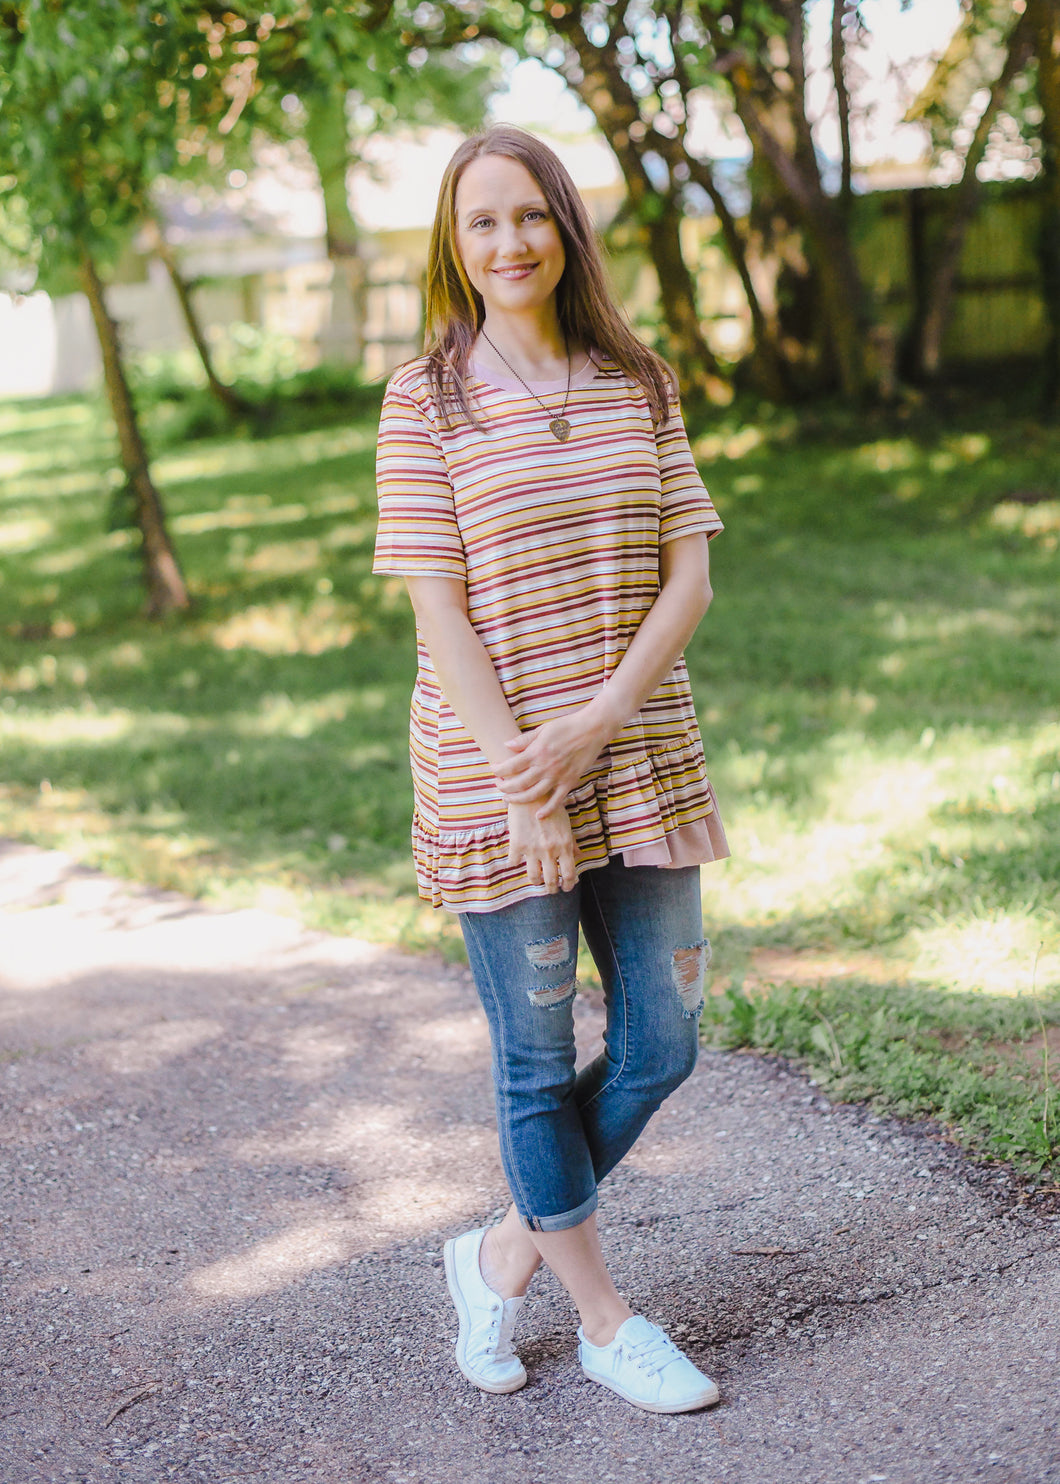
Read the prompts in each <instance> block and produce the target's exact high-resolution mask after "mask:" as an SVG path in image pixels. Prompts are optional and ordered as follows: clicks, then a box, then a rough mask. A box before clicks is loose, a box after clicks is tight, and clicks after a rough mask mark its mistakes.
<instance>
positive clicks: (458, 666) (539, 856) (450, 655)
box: [405, 577, 577, 892]
mask: <svg viewBox="0 0 1060 1484" xmlns="http://www.w3.org/2000/svg"><path fill="white" fill-rule="evenodd" d="M405 584H406V586H407V588H408V591H409V597H410V598H411V599H412V606H413V608H414V609H415V612H416V626H417V628H418V629H419V631H420V634H421V636H422V638H423V642H424V644H426V646H427V652H428V654H429V655H430V657H431V660H432V662H433V664H434V668H435V672H436V674H437V676H438V681H439V684H440V685H441V687H442V691H443V692H444V694H445V698H446V700H447V701H448V702H449V705H450V706H451V707H452V708H453V711H454V712H455V713H456V715H457V716H458V717H459V718H460V720H461V722H462V723H463V724H464V726H465V727H467V729H468V731H469V732H470V733H471V735H472V736H473V737H474V739H475V741H476V742H477V743H478V745H479V747H481V749H482V751H483V752H484V753H485V755H486V758H487V759H488V761H489V762H490V763H491V764H492V766H493V767H494V768H495V769H496V768H497V766H498V764H499V763H500V762H501V761H502V760H503V759H505V758H508V757H510V756H511V754H510V752H509V750H508V746H507V744H508V743H509V742H510V741H511V739H512V738H514V737H518V736H519V723H518V722H517V721H516V719H515V717H514V715H513V714H512V710H511V707H510V706H509V705H508V702H507V701H506V700H505V698H504V692H503V691H502V690H501V685H500V681H499V680H498V679H497V672H496V670H494V668H493V661H492V660H491V659H490V657H489V653H488V651H487V649H486V647H485V645H484V644H483V643H482V640H481V639H480V638H479V636H478V635H477V634H476V633H475V630H474V629H473V628H472V626H471V622H470V620H469V619H468V616H467V588H466V586H465V584H464V583H463V582H462V581H460V580H459V579H458V578H453V577H406V579H405ZM545 792H546V790H545V788H544V786H543V785H542V786H541V787H540V788H538V789H536V790H534V789H532V788H531V789H526V790H524V793H525V795H526V797H525V798H524V799H519V800H512V799H509V800H508V839H509V849H508V863H509V864H510V865H518V864H520V863H522V864H523V865H525V867H526V874H527V879H528V880H529V881H530V883H531V884H532V885H535V886H536V885H539V884H544V885H545V886H546V887H547V889H548V890H549V891H550V892H554V891H556V890H557V889H558V888H559V887H561V886H562V888H563V890H564V891H569V890H570V889H571V887H573V886H574V884H575V881H576V880H577V875H576V873H575V869H574V837H573V835H572V833H571V827H570V820H569V819H568V817H567V811H566V810H565V809H564V808H563V798H564V797H565V795H562V796H561V797H560V799H559V800H558V801H557V803H556V804H553V805H549V806H545V804H544V801H543V795H544V793H545Z"/></svg>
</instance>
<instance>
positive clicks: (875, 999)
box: [0, 396, 1060, 1180]
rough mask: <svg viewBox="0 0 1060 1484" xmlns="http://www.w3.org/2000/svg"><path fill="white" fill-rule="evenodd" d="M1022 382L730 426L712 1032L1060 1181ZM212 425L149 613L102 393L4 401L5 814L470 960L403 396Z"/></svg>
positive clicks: (1058, 536)
mask: <svg viewBox="0 0 1060 1484" xmlns="http://www.w3.org/2000/svg"><path fill="white" fill-rule="evenodd" d="M1013 407H1014V404H1009V405H1006V404H1005V402H1004V401H1003V400H1000V399H999V400H996V401H990V400H984V399H982V398H979V399H977V400H976V401H974V402H969V403H966V404H964V405H958V406H955V407H954V408H952V409H950V410H949V411H947V412H946V413H945V414H944V415H943V414H941V413H938V412H936V413H929V412H927V411H924V410H916V409H913V410H912V411H909V410H906V411H904V412H897V411H896V412H890V413H886V414H874V415H869V414H864V415H859V416H857V417H854V416H850V415H840V414H838V413H827V412H826V413H821V412H817V413H814V414H812V415H811V414H802V415H799V416H797V415H796V414H794V413H791V412H786V411H778V410H776V409H772V408H768V407H759V406H751V405H747V404H740V403H738V404H736V405H735V406H734V407H732V408H729V409H726V410H725V411H724V412H718V413H716V414H713V415H712V416H711V417H710V418H709V419H708V420H707V421H706V422H705V423H704V425H703V426H697V427H696V428H695V430H694V433H695V436H694V444H695V448H696V452H697V457H698V458H699V460H700V462H701V466H702V468H703V470H704V473H705V475H706V478H707V481H708V484H709V486H710V488H711V490H712V492H713V494H714V496H715V499H716V501H717V503H718V506H719V508H720V509H721V511H722V514H723V516H724V518H725V519H726V521H727V523H728V529H727V531H726V533H725V534H724V535H723V536H722V537H721V538H719V540H718V541H717V542H716V543H715V545H714V546H713V548H712V552H713V558H714V561H713V573H714V583H715V591H716V600H715V604H714V606H713V608H712V609H711V611H710V614H709V615H708V618H707V620H706V621H705V623H704V624H703V626H702V628H701V631H700V633H699V635H698V636H697V637H696V639H695V640H694V641H693V644H692V646H691V647H690V650H689V655H688V658H689V664H690V668H691V671H692V674H693V681H694V684H695V689H696V695H697V700H698V704H699V709H700V719H701V724H702V729H703V733H704V740H705V742H706V746H707V752H708V757H709V759H710V761H711V772H712V777H713V779H714V782H715V785H716V787H717V789H718V793H719V796H720V798H721V800H722V806H723V813H724V815H725V819H726V823H727V827H728V829H729V834H730V840H731V844H732V847H733V859H732V860H731V861H729V862H727V863H725V864H724V865H722V866H718V867H711V868H708V870H707V871H706V872H705V877H704V880H705V887H704V904H705V910H706V917H707V923H708V932H709V934H710V936H711V938H712V940H713V943H714V950H715V958H714V963H715V972H714V979H713V991H714V992H713V994H712V995H711V997H710V1001H709V1006H708V1014H707V1017H706V1019H705V1031H706V1034H708V1035H710V1036H712V1037H714V1038H715V1039H718V1040H720V1041H722V1042H723V1043H726V1044H730V1045H755V1046H761V1047H767V1048H770V1049H773V1050H776V1051H779V1052H782V1053H783V1054H786V1055H791V1056H794V1057H797V1058H800V1059H802V1060H804V1061H805V1062H806V1063H807V1065H808V1066H809V1068H810V1070H811V1073H812V1075H813V1076H814V1077H815V1078H816V1079H817V1080H818V1082H819V1083H820V1084H821V1085H822V1086H826V1087H828V1089H829V1091H830V1092H831V1093H832V1094H833V1095H835V1096H849V1097H868V1098H874V1099H876V1100H877V1101H878V1102H879V1103H880V1105H881V1106H886V1107H890V1108H892V1109H895V1110H897V1111H899V1112H901V1113H903V1114H907V1115H915V1116H919V1115H932V1116H935V1117H937V1118H938V1119H939V1120H940V1122H941V1124H942V1125H943V1126H944V1127H945V1128H946V1129H947V1130H949V1131H951V1132H952V1134H953V1136H954V1137H958V1138H960V1139H962V1140H963V1141H964V1142H966V1143H968V1144H970V1145H971V1146H972V1147H974V1148H976V1149H978V1150H979V1151H981V1152H984V1153H986V1154H989V1155H995V1156H1003V1157H1006V1158H1010V1159H1012V1160H1013V1161H1015V1162H1016V1163H1017V1164H1018V1165H1019V1166H1020V1167H1021V1168H1023V1169H1024V1170H1027V1171H1039V1172H1040V1173H1039V1177H1038V1178H1039V1179H1042V1180H1046V1179H1050V1178H1056V1176H1057V1175H1060V1135H1058V1126H1060V1084H1058V1081H1057V1071H1056V1069H1057V1066H1058V1065H1060V926H1058V923H1060V917H1058V913H1057V906H1058V897H1060V884H1058V883H1060V706H1058V700H1060V643H1058V630H1060V581H1058V565H1060V555H1058V542H1060V429H1057V428H1043V427H1041V426H1039V425H1037V424H1035V423H1034V422H1032V421H1029V420H1027V419H1026V418H1025V417H1024V416H1022V415H1021V414H1020V413H1018V412H1017V411H1014V410H1013ZM307 424H308V425H307ZM189 426H191V424H189V422H188V421H187V419H186V418H185V419H184V420H183V421H182V417H181V414H180V411H179V409H177V408H175V407H174V406H173V405H171V404H169V403H166V402H160V403H157V404H156V405H155V406H154V408H153V410H152V412H151V415H150V427H151V432H152V440H153V446H154V447H155V449H156V450H157V457H156V459H155V462H154V470H155V475H156V479H157V481H158V483H159V485H160V487H161V488H162V489H163V491H164V494H165V498H166V501H167V505H168V508H169V511H170V515H171V525H172V530H173V534H174V537H175V539H176V541H177V543H178V545H179V549H180V553H181V557H182V560H183V563H184V567H185V571H186V573H187V576H188V579H189V582H190V584H191V587H192V589H193V591H194V593H195V597H196V607H195V611H194V613H193V615H192V616H191V617H188V618H185V619H181V620H175V621H172V622H169V623H165V624H148V623H146V622H145V621H144V620H143V619H142V618H141V617H140V616H139V610H140V604H141V592H140V589H139V586H138V580H137V569H136V563H135V558H134V550H133V542H132V537H131V536H130V534H129V532H127V531H125V530H123V529H120V528H119V529H114V530H109V529H108V526H107V518H106V517H107V511H108V508H110V506H111V505H112V502H113V496H114V493H115V491H116V490H117V489H118V488H119V487H120V484H121V478H120V474H119V472H118V470H117V467H116V456H115V447H114V442H113V435H112V431H111V428H110V425H109V421H108V419H107V417H106V415H105V413H104V411H103V408H102V406H101V404H100V403H98V402H97V401H96V400H94V399H82V398H78V399H54V400H50V401H45V402H34V403H24V404H11V403H8V404H0V696H2V700H0V749H2V771H0V833H3V834H7V835H11V836H17V837H20V838H22V839H28V840H34V841H37V842H39V843H41V844H49V845H59V846H62V847H63V848H66V849H69V850H70V851H72V852H73V853H74V854H75V855H76V856H77V857H78V858H80V859H82V860H84V861H87V862H90V863H92V864H95V865H98V866H101V867H104V868H106V869H107V870H110V871H114V872H116V873H118V874H120V875H124V876H128V877H132V878H134V879H138V880H143V881H151V882H154V883H158V884H161V885H165V886H171V887H175V888H179V889H181V890H184V891H189V892H192V893H194V894H195V895H197V896H201V897H203V898H206V899H208V900H212V901H216V902H218V903H224V904H227V905H232V904H238V903H250V902H254V903H257V904H259V905H267V906H269V907H271V908H274V909H277V910H280V911H287V912H291V913H295V914H297V915H299V916H300V917H301V918H302V919H303V920H305V921H307V922H310V923H313V924H315V925H318V926H321V927H325V928H328V929H330V930H335V931H345V932H353V933H358V934H362V935H365V936H368V937H371V938H373V939H375V940H377V941H384V942H393V943H397V944H400V945H402V946H404V947H406V948H408V949H411V950H413V951H421V950H426V949H436V950H439V951H441V952H443V953H445V954H447V955H453V956H455V955H458V954H459V953H460V952H461V948H460V944H459V933H458V932H457V930H456V929H455V928H454V925H453V923H452V921H451V920H450V919H448V918H447V917H446V916H444V915H442V914H433V913H432V912H430V910H429V909H427V908H425V907H423V906H422V905H421V904H419V903H418V902H417V900H416V897H415V888H414V881H413V876H412V871H411V865H410V860H409V850H408V824H409V816H410V811H411V790H410V786H409V781H408V768H407V760H406V752H405V744H406V730H405V729H406V714H407V702H408V694H409V690H410V688H411V684H412V677H413V655H412V625H411V622H410V616H409V611H408V608H407V603H406V600H405V597H404V594H403V591H402V589H401V585H400V583H398V582H395V581H392V580H380V579H376V578H373V577H371V575H370V564H371V549H372V538H373V531H374V491H373V482H372V463H373V435H374V413H373V409H372V406H371V399H370V398H368V399H367V402H366V399H365V398H364V396H362V397H361V399H360V401H359V403H358V405H357V407H356V408H355V409H354V410H353V411H352V412H350V413H349V414H348V415H346V416H343V417H338V416H336V415H335V409H334V407H331V408H323V409H322V410H321V411H320V414H319V416H316V415H315V414H310V413H308V412H307V411H306V409H305V408H302V409H300V410H298V409H296V408H295V407H294V406H292V404H290V403H285V404H282V405H279V406H278V407H277V410H276V413H275V417H274V419H273V421H272V423H271V424H270V425H267V426H264V427H263V426H259V427H258V429H257V430H256V436H250V435H249V434H248V433H246V432H245V431H243V432H240V433H238V434H236V433H231V434H224V433H220V434H217V435H216V436H212V437H209V438H203V439H200V440H199V441H183V440H182V439H181V437H180V431H181V428H184V429H185V430H186V429H187V428H188V427H189ZM1050 1056H1051V1062H1050Z"/></svg>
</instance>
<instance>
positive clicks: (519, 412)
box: [373, 357, 729, 912]
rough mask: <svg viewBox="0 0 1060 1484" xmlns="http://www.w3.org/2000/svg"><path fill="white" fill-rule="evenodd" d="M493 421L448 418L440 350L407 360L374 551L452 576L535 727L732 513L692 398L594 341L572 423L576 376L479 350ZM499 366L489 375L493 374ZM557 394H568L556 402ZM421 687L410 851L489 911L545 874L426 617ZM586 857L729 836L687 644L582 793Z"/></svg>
mask: <svg viewBox="0 0 1060 1484" xmlns="http://www.w3.org/2000/svg"><path fill="white" fill-rule="evenodd" d="M471 371H472V374H471V375H470V377H469V381H468V387H469V391H470V392H471V394H472V397H473V399H474V404H475V406H476V407H477V409H478V411H479V414H480V418H481V421H482V423H483V427H482V428H481V429H479V428H475V427H473V426H472V425H471V424H469V423H468V422H467V420H466V419H464V418H461V417H460V416H459V414H454V416H453V425H452V426H451V427H446V424H445V419H444V418H443V417H442V416H441V414H440V412H439V409H438V407H437V405H436V402H435V398H434V396H433V393H432V392H431V388H430V384H429V382H428V378H427V370H426V362H425V361H424V360H419V361H415V362H412V363H411V364H410V365H407V366H404V367H402V368H401V369H399V370H398V371H397V372H396V373H395V374H394V376H393V377H392V378H391V380H390V382H389V385H388V387H387V391H386V396H385V399H384V402H383V410H382V417H381V420H380V426H379V445H378V458H377V483H378V492H379V530H378V535H377V539H376V548H375V562H374V566H373V570H374V571H375V572H377V573H388V574H394V575H398V576H437V577H454V578H458V579H459V580H460V581H461V582H464V583H465V584H466V586H467V606H468V617H469V619H470V621H471V624H472V626H473V627H474V629H475V631H476V633H477V634H478V636H479V637H480V639H481V640H482V642H483V644H484V645H485V647H486V650H487V651H488V653H489V655H490V658H491V659H492V661H493V665H494V668H495V670H496V673H497V678H498V680H499V681H500V684H501V688H502V690H503V692H504V695H505V697H506V699H507V701H508V704H509V706H510V707H511V709H512V712H513V714H514V715H515V718H516V720H517V721H518V723H519V726H520V729H521V730H523V731H528V730H530V729H532V728H534V727H537V726H540V725H542V724H543V723H544V722H547V721H549V720H552V719H553V718H555V717H558V716H560V715H562V714H564V713H565V712H568V711H571V710H573V709H576V708H577V707H579V706H582V705H584V704H586V703H587V702H588V701H590V700H591V699H592V697H593V696H594V695H595V694H596V693H597V692H598V691H599V689H600V687H601V686H602V685H603V684H604V683H605V681H606V680H607V679H608V677H609V676H610V675H611V674H612V673H613V672H614V670H615V668H616V667H617V665H618V663H619V661H620V660H621V659H622V656H623V655H624V654H625V652H626V649H627V647H628V645H629V643H630V641H631V640H632V638H633V635H634V634H635V633H636V631H637V628H638V626H639V625H640V623H641V621H642V620H643V618H644V616H645V614H646V613H647V612H648V610H649V608H650V607H651V605H652V603H653V602H654V601H655V598H656V597H657V595H658V592H659V547H660V544H661V543H663V542H666V541H672V540H674V539H675V538H676V537H678V536H687V535H690V534H693V533H695V532H706V534H707V536H708V538H709V537H712V536H714V535H716V534H717V532H719V531H720V530H721V528H722V525H721V521H720V520H719V519H718V516H717V513H716V511H715V509H714V506H713V504H712V503H711V500H710V497H709V495H708V494H707V492H706V490H705V489H704V487H703V481H702V480H701V479H700V477H699V473H698V472H697V470H696V466H695V463H694V461H693V458H692V452H691V449H690V448H689V445H688V438H687V435H686V433H685V429H684V424H683V422H682V420H681V415H680V412H679V410H678V408H677V407H676V404H675V405H674V406H673V408H672V409H671V417H670V420H669V422H668V423H667V424H666V425H665V427H663V428H662V429H660V430H658V431H656V430H655V429H654V428H653V427H652V421H651V415H650V411H649V408H648V403H647V399H646V398H645V396H644V394H643V392H642V391H641V390H640V389H639V388H638V387H636V386H635V385H634V384H633V383H632V382H631V381H630V380H629V378H628V377H626V376H625V374H624V373H623V372H621V371H620V370H619V368H618V367H617V366H616V365H614V363H613V362H610V361H608V360H606V359H603V358H600V357H598V358H597V360H596V361H593V360H590V361H588V362H587V364H586V366H585V367H584V369H583V370H581V371H580V372H578V373H577V374H576V375H575V376H574V377H573V379H572V381H571V384H570V398H569V402H568V405H567V417H568V419H569V420H570V422H571V424H572V432H571V436H570V439H569V441H568V442H566V443H559V442H557V440H556V439H555V438H554V437H553V436H552V434H551V433H550V431H549V428H548V420H549V416H550V415H552V414H553V412H558V411H559V408H560V406H561V404H562V394H563V392H564V390H565V388H566V382H565V381H563V382H558V383H547V384H545V383H536V384H534V390H535V391H537V392H538V394H539V395H540V396H541V398H542V401H544V402H546V403H547V405H548V407H549V412H545V411H543V409H542V407H541V405H540V403H538V402H537V401H535V400H534V398H533V397H532V396H530V395H528V393H527V391H526V389H525V388H524V387H523V386H522V385H520V384H519V383H518V382H516V381H514V380H512V381H511V382H510V383H509V382H504V381H502V379H501V378H500V377H498V376H497V375H495V374H494V372H493V371H492V370H491V371H489V372H488V373H484V375H479V374H477V368H475V367H474V366H472V368H471ZM487 374H488V377H489V380H488V381H487V380H485V379H484V376H485V375H487ZM553 403H555V407H554V408H553ZM418 660H419V671H418V674H417V677H416V686H415V690H414V692H413V697H412V726H411V736H410V753H411V760H412V778H413V787H414V792H415V813H414V818H413V825H412V842H413V853H414V857H415V862H416V874H417V881H418V884H419V890H420V895H421V896H422V897H423V898H425V900H427V901H430V902H433V903H434V905H435V906H441V907H446V908H448V909H449V910H451V911H455V912H467V911H472V912H488V911H492V910H496V909H497V908H499V907H504V906H507V905H508V904H509V903H512V902H516V901H519V900H520V899H522V898H524V897H529V896H537V895H540V894H542V893H543V892H544V887H543V886H532V885H530V883H529V882H528V881H527V878H526V873H525V869H524V867H523V866H522V865H517V866H508V865H507V864H506V860H505V858H506V856H507V852H508V829H507V807H506V804H505V800H504V796H503V795H502V794H501V792H500V790H499V789H498V787H497V783H496V779H495V777H494V774H493V770H492V768H491V767H490V765H489V762H488V761H487V759H486V757H485V755H484V754H483V752H482V751H481V749H480V748H479V746H478V745H477V743H476V742H475V740H474V738H473V737H472V736H471V734H470V732H469V731H468V730H467V728H466V727H465V726H464V725H463V724H462V723H461V722H460V721H459V720H458V718H457V717H456V715H455V714H454V712H453V711H452V709H451V708H450V706H449V705H448V703H447V701H446V699H445V696H444V695H443V693H442V691H441V688H440V686H439V683H438V679H437V676H436V674H435V670H434V667H433V665H432V663H431V657H430V655H429V654H428V652H427V648H426V645H425V644H424V643H423V640H422V637H420V636H418ZM566 807H567V811H568V814H569V816H570V820H571V825H572V829H573V834H574V840H575V847H576V865H577V869H578V872H579V874H580V873H581V872H582V871H583V870H585V869H587V868H590V867H593V866H598V865H602V864H604V863H605V862H606V861H607V859H608V858H609V856H611V855H614V854H621V855H622V857H623V859H624V860H625V862H626V863H627V864H633V865H661V866H678V865H681V866H683V865H692V864H696V863H698V862H701V861H708V860H717V859H721V858H722V857H723V856H726V855H728V853H729V852H728V847H727V845H726V843H725V835H724V831H723V830H722V827H721V821H720V818H719V816H718V813H717V806H716V801H715V798H714V793H713V790H712V788H711V786H710V783H709V782H708V780H707V774H706V765H705V763H704V759H703V746H702V742H701V740H700V735H699V728H698V725H697V722H696V713H695V707H694V705H693V701H692V694H691V690H690V688H689V683H688V673H687V670H686V668H685V662H684V659H683V658H682V659H680V660H678V662H677V664H676V665H675V666H674V668H673V670H672V671H671V673H670V674H669V675H668V676H667V678H666V679H665V680H664V681H663V682H662V684H661V685H660V686H659V688H658V689H657V690H656V691H655V693H654V694H653V695H652V696H651V697H650V698H649V699H648V701H647V702H646V703H645V705H644V706H643V708H642V709H641V711H640V712H639V713H638V715H637V716H636V717H634V718H633V720H632V721H630V722H629V723H628V724H627V725H626V726H625V727H623V729H622V731H621V732H620V733H619V734H618V735H617V736H616V737H615V738H614V739H613V740H612V742H611V743H610V744H609V746H608V747H607V748H605V750H604V751H603V752H602V753H601V755H600V757H599V758H598V759H597V761H596V762H595V763H594V765H593V767H592V768H591V769H590V770H589V771H588V772H587V773H586V774H585V775H584V777H582V778H581V779H580V780H579V782H578V784H577V786H576V787H575V788H574V789H573V790H572V791H571V793H570V794H569V795H568V796H567V800H566Z"/></svg>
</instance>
